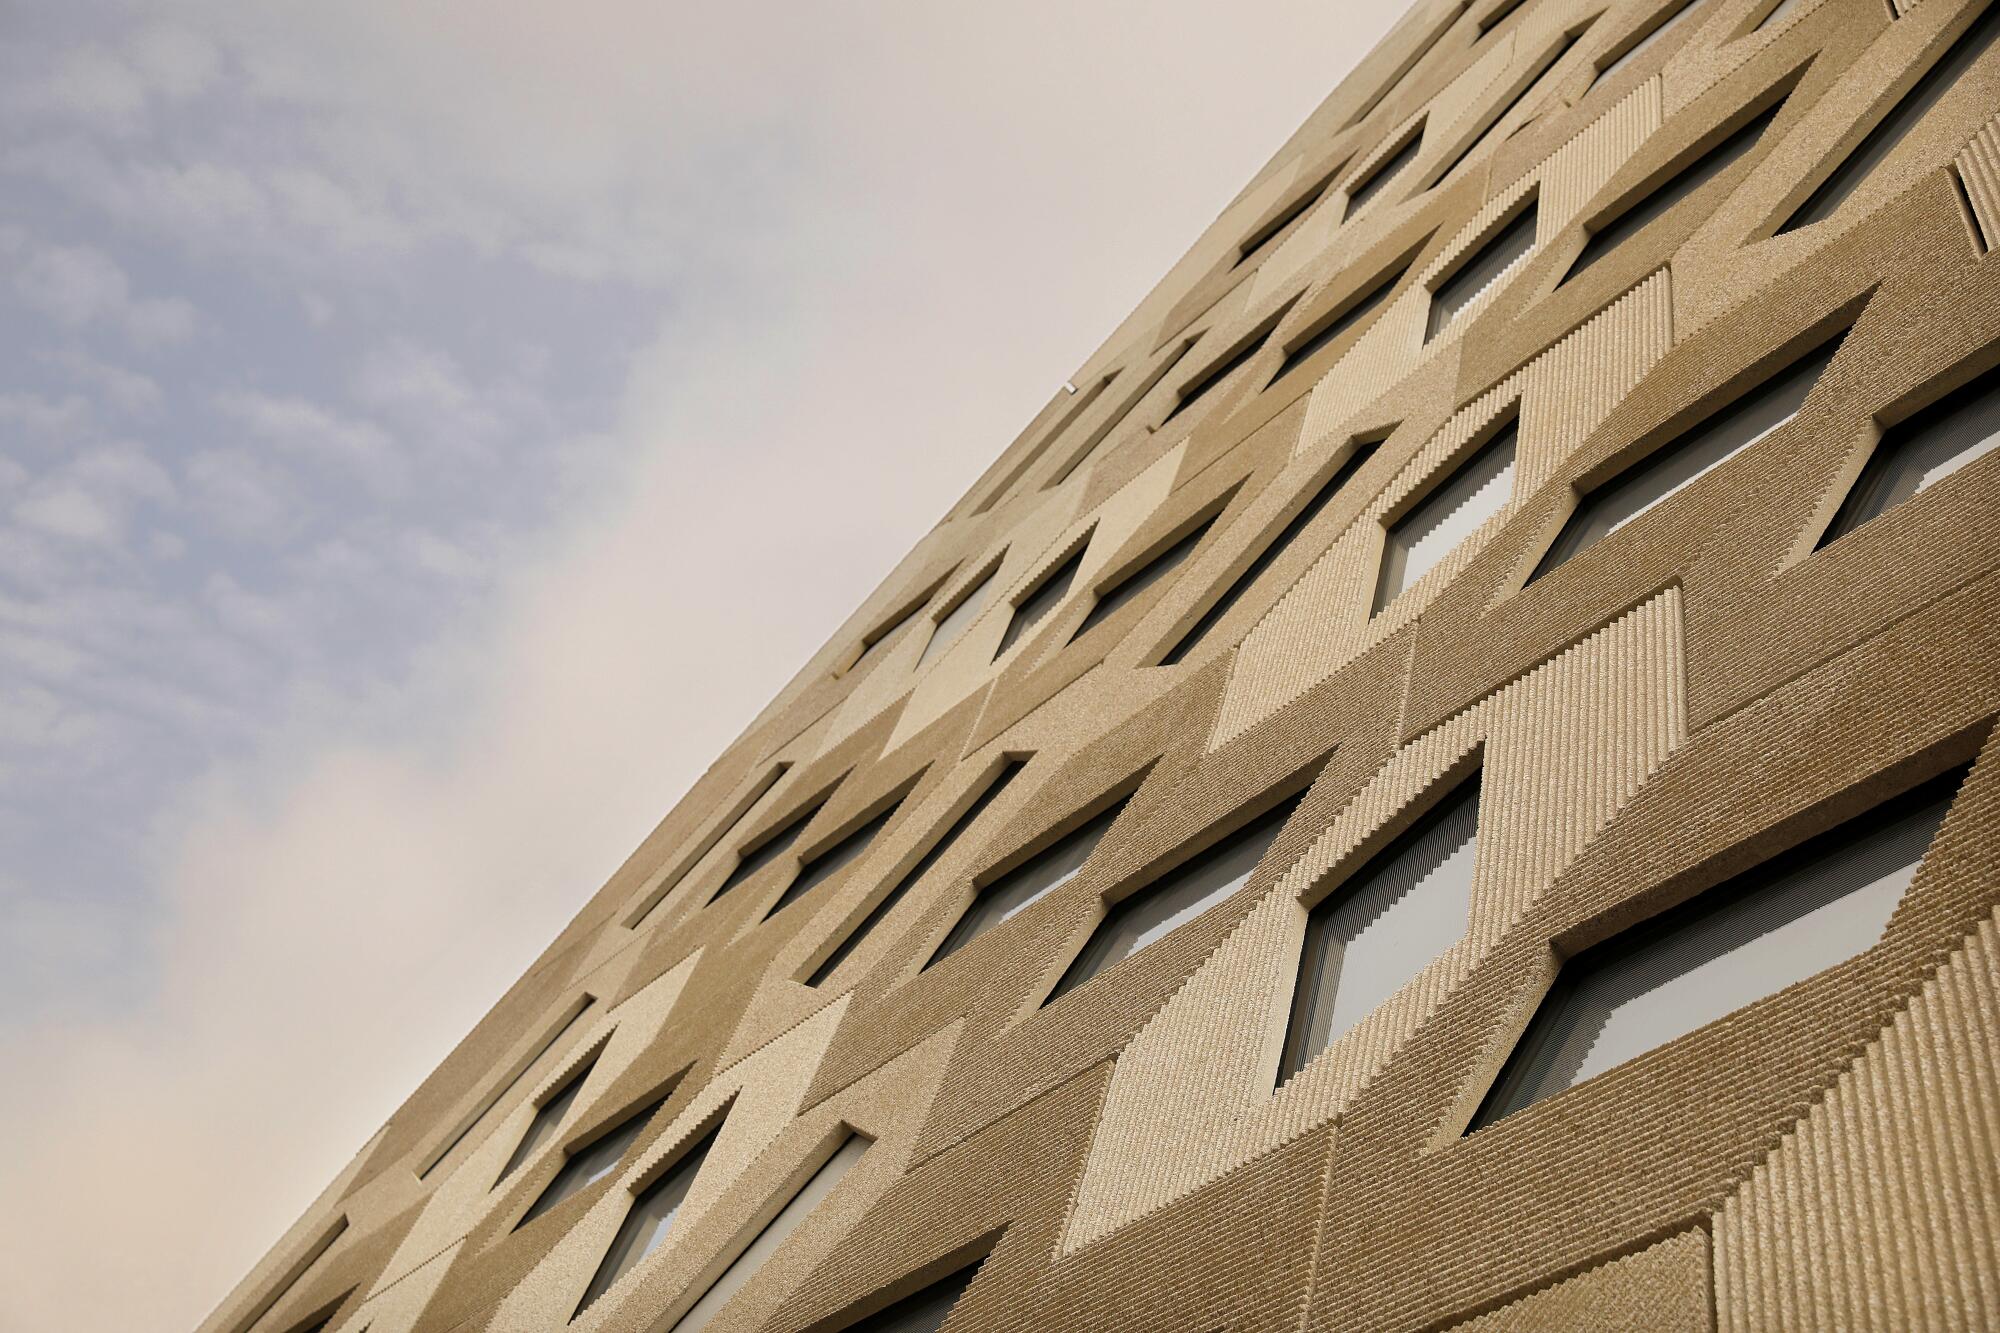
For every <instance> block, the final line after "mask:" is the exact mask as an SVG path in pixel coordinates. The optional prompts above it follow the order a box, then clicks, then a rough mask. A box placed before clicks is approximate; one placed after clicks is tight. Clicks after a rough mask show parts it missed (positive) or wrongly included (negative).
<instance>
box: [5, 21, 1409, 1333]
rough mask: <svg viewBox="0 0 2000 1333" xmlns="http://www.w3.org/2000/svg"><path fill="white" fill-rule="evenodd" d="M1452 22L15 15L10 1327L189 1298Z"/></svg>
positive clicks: (11, 68)
mask: <svg viewBox="0 0 2000 1333" xmlns="http://www.w3.org/2000/svg"><path fill="white" fill-rule="evenodd" d="M1401 8H1402V6H1401V4H1400V3H1399V0H1386V2H1385V3H1373V2H1368V3H1364V2H1363V0H1319V2H1318V3H1303V2H1298V3H1262V4H1257V5H1254V6H1252V5H1243V4H1233V3H1220V2H1218V3H1213V4H1201V5H1196V4H1187V3H1184V4H1177V5H1173V6H1160V5H1156V4H1145V3H1140V2H1139V0H1130V2H1127V3H1087V4H1078V3H1075V0H1070V2H1069V3H1062V4H1035V3H1015V4H1008V5H979V6H971V5H957V4H942V5H941V4H936V3H918V2H915V0H912V3H907V4H890V3H862V2H860V0H856V2H855V3H842V4H803V3H801V4H795V5H791V6H786V7H782V8H779V7H762V8H760V7H752V6H729V5H714V4H702V5H694V4H684V3H675V2H672V0H668V2H665V3H663V2H662V0H584V2H583V3H572V4H555V3H549V2H548V0H544V2H543V3H541V4H538V5H531V4H526V3H510V2H508V0H482V3H478V4H474V3H469V2H468V3H454V2H449V0H433V2H427V3H411V2H410V0H394V2H390V3H368V2H366V0H353V2H351V3H340V4H323V5H311V6H307V5H297V6H294V5H283V6H279V5H271V4H268V3H261V4H253V3H250V2H249V0H194V2H192V3H185V4H179V5H175V6H171V7H168V6H158V5H148V6H139V5H133V6H130V7H124V6H119V5H115V4H104V3H81V2H74V3H67V4H60V5H57V4H33V5H27V4H22V3H19V0H14V3H7V4H5V5H4V9H0V14H4V24H0V33H3V34H4V39H0V40H4V45H0V350H4V356H0V1061H4V1063H0V1070H4V1071H5V1073H4V1074H0V1135H4V1141H5V1142H6V1143H7V1145H8V1148H7V1151H6V1152H4V1153H0V1327H3V1328H7V1329H22V1330H28V1329H33V1330H62V1329H77V1330H105V1329H119V1330H148V1329H162V1330H172V1329H185V1328H188V1327H191V1326H192V1325H193V1324H194V1323H196V1322H198V1321H199V1320H200V1319H201V1318H202V1317H203V1316H204V1315H205V1314H206V1313H207V1312H208V1310H209V1309H210V1308H211V1307H212V1306H213V1305H214V1304H215V1302H216V1301H217V1300H219V1299H220V1298H221V1296H222V1295H223V1294H224V1293H225V1292H226V1291H227V1290H228V1288H229V1287H230V1286H231V1285H232V1284H233V1283H234V1282H235V1281H236V1280H237V1279H238V1278H239V1277H240V1276H241V1275H242V1273H243V1272H244V1271H246V1270H247V1268H248V1267H249V1265H250V1264H251V1263H252V1262H253V1261H254V1260H255V1259H256V1257H257V1256H258V1255H259V1254H261V1253H262V1251H263V1250H264V1249H265V1248H266V1247H267V1246H268V1245H269V1244H270V1243H271V1242H272V1241H273V1240H275V1239H276V1238H277V1236H278V1235H279V1234H280V1232H281V1231H282V1230H283V1229H284V1227H286V1226H287V1225H289V1224H290V1222H291V1221H292V1220H293V1219H294V1218H295V1217H296V1216H297V1215H298V1213H299V1212H300V1210H301V1209H302V1208H303V1207H304V1206H305V1204H306V1203H307V1202H308V1201H309V1200H310V1199H311V1198H312V1197H313V1196H314V1194H316V1193H317V1192H318V1190H319V1188H320V1187H321V1185H323V1184H324V1182H325V1181H326V1180H327V1179H328V1178H330V1177H331V1176H332V1174H333V1173H334V1172H335V1171H337V1170H338V1169H339V1168H340V1167H341V1166H342V1165H344V1164H345V1162H346V1161H347V1160H348V1158H349V1157H350V1156H351V1155H352V1153H353V1152H354V1151H355V1149H356V1148H358V1147H359V1146H360V1144H361V1143H362V1142H363V1140H365V1139H366V1138H367V1137H368V1135H369V1134H370V1133H372V1132H373V1130H374V1129H375V1127H376V1126H377V1125H379V1124H380V1123H381V1121H382V1120H383V1119H384V1118H385V1117H386V1116H387V1115H388V1114H389V1113H390V1112H391V1111H392V1110H393V1109H394V1107H395V1106H396V1104H397V1102H398V1101H399V1100H400V1099H401V1098H402V1097H403V1096H404V1095H405V1094H406V1093H407V1092H408V1091H409V1090H410V1088H412V1087H413V1086H414V1085H415V1084H416V1082H417V1080H418V1079H419V1078H421V1077H422V1076H423V1074H424V1073H426V1072H427V1071H428V1070H429V1068H430V1067H431V1066H432V1065H434V1064H435V1063H436V1062H437V1061H438V1060H439V1059H440V1058H441V1057H442V1056H443V1054H444V1053H445V1052H446V1051H447V1050H448V1049H449V1048H450V1046H451V1044H452V1043H453V1042H454V1041H456V1040H457V1039H458V1038H459V1037H460V1036H461V1035H463V1033H464V1032H465V1031H466V1029H467V1028H469V1027H470V1026H471V1024H472V1023H473V1022H474V1021H475V1020H476V1019H477V1018H478V1016H479V1015H480V1014H481V1013H482V1012H483V1011H484V1010H485V1009H486V1008H487V1007H488V1006H489V1005H490V1004H491V1003H492V1002H493V1000H494V999H495V998H497V997H498V995H499V993H500V992H501V990H502V989H503V988H504V987H505V986H506V985H507V984H508V983H509V982H510V981H511V980H512V979H513V978H514V977H516V976H517V975H519V973H520V972H521V971H522V969H523V968H525V967H526V966H527V965H528V963H530V962H531V961H532V960H533V958H534V957H535V955H536V954H537V953H538V952H539V950H540V949H541V947H542V945H543V944H544V943H546V942H547V940H548V939H550V938H551V937H552V936H553V935H554V933H555V932H556V931H557V930H558V929H560V927H561V926H562V925H563V923H564V922H566V921H567V920H568V918H569V917H570V915H571V914H572V913H573V912H574V911H575V910H576V909H577V907H578V906H579V905H580V904H581V903H582V902H583V901H584V899H585V898H586V897H587V896H588V895H589V894H590V893H591V892H592V891H593V890H594V889H595V888H596V887H597V886H598V885H599V884H600V883H602V881H603V879H604V877H605V876H606V875H607V874H608V873H609V872H610V871H611V870H612V869H613V868H614V867H615V866H616V865H617V864H618V863H619V862H620V861H621V860H622V859H623V858H624V856H625V854H626V853H627V852H628V851H629V850H630V849H631V848H632V846H634V845H635V844H636V843H637V842H638V840H639V839H640V838H641V837H642V836H643V835H644V834H645V832H646V831H647V830H648V829H649V828H650V827H651V826H652V825H653V823H654V822H655V821H656V820H657V819H658V818H659V817H660V816H661V815H662V814H663V813H664V812H665V811H666V810H667V809H668V808H669V807H670V806H671V804H672V803H673V801H674V800H675V799H676V798H677V797H678V796H679V795H680V794H681V792H682V791H684V790H685V789H686V787H687V786H688V785H689V783H691V782H692V781H693V780H694V778H695V777H696V776H698V775H699V774H700V773H701V771H702V770H703V769H704V768H705V767H706V766H707V764H708V763H709V762H710V761H711V760H712V759H713V758H714V757H715V755H716V754H717V753H718V752H719V751H720V750H721V749H722V747H723V746H724V745H726V744H727V743H728V742H729V741H730V740H731V739H732V738H733V736H734V735H735V734H736V732H737V731H738V730H740V729H741V727H742V726H743V725H744V724H745V723H746V722H747V721H748V720H749V719H750V717H751V716H752V715H753V714H754V713H755V712H756V711H757V709H758V708H759V707H760V706H761V705H762V704H763V702H764V701H765V700H766V699H767V698H768V697H769V696H770V695H771V694H773V693H774V692H775V691H776V690H777V689H778V688H779V687H780V686H781V685H782V684H783V683H784V682H785V680H787V679H788V678H789V677H790V676H791V674H792V673H793V672H794V671H795V670H796V669H797V668H798V667H799V666H800V664H801V663H802V662H803V661H804V660H805V658H806V657H807V656H808V655H809V654H810V653H811V652H812V651H813V650H814V649H815V648H816V647H818V645H819V644H820V643H821V642H822V640H823V639H824V638H825V637H826V636H827V635H828V634H829V633H830V632H831V631H832V630H833V628H834V627H835V626H837V625H838V624H839V623H840V622H841V620H843V619H844V618H845V616H846V615H847V613H848V612H849V611H850V610H851V609H852V608H853V607H854V606H855V605H856V604H857V603H858V602H859V601H860V600H861V599H862V598H863V597H864V596H865V595H866V594H867V593H868V592H869V591H870V590H871V589H872V588H873V587H874V586H875V584H876V582H877V581H878V580H879V579H880V578H881V577H882V576H883V575H885V574H886V573H887V572H888V570H889V569H890V567H891V566H892V565H893V564H894V563H895V561H896V560H897V558H898V557H900V555H901V554H902V553H903V552H904V551H905V550H906V549H908V548H909V547H910V546H911V545H912V544H914V542H915V541H916V539H917V538H918V537H919V536H921V535H922V534H923V533H924V532H925V531H926V530H927V529H928V528H929V527H930V526H931V525H932V524H933V523H934V522H936V520H937V519H938V518H939V517H940V516H941V515H942V514H943V512H944V510H945V509H946V507H947V506H948V505H949V504H950V503H951V502H952V500H953V499H955V498H956V497H957V496H958V495H959V494H960V493H961V492H962V491H963V490H964V489H965V488H966V486H967V485H969V484H970V482H971V481H972V480H973V479H974V478H975V477H976V476H977V475H978V473H979V472H980V470H981V469H982V468H983V467H984V466H985V464H986V463H987V462H988V461H990V459H991V458H992V457H993V456H994V455H995V454H996V453H997V452H998V451H999V450H1000V449H1001V448H1002V447H1004V446H1005V445H1006V444H1007V442H1008V441H1009V440H1010V439H1012V438H1013V436H1014V434H1015V432H1016V431H1017V430H1018V429H1019V428H1020V427H1021V425H1023V424H1024V423H1025V422H1026V420H1027V419H1028V417H1029V416H1030V415H1032V414H1033V413H1034V412H1035V411H1036V410H1037V409H1038V408H1039V407H1040V406H1041V404H1042V403H1043V402H1044V401H1046V399H1047V398H1048V396H1049V395H1050V393H1051V392H1053V391H1054V390H1055V388H1056V387H1057V386H1058V385H1060V384H1061V383H1062V381H1063V380H1064V379H1065V378H1066V377H1067V376H1068V374H1069V373H1070V372H1071V371H1072V370H1073V369H1074V368H1075V367H1076V366H1077V365H1078V364H1079V363H1080V362H1081V361H1082V360H1083V359H1084V358H1085V357H1086V356H1087V355H1088V354H1089V353H1090V352H1091V351H1092V350H1093V349H1094V348H1095V347H1096V346H1097V344H1098V343H1099V341H1100V340H1101V339H1102V338H1103V337H1104V336H1105V335H1106V334H1108V333H1109V332H1110V330H1111V329H1112V328H1113V327H1115V325H1116V324H1117V323H1118V321H1119V320H1120V319H1121V318H1122V317H1123V316H1124V314H1125V313H1126V312H1127V311H1128V310H1129V309H1130V308H1131V307H1132V306H1133V305H1134V304H1136V303H1137V301H1138V300H1139V298H1140V297H1141V296H1142V295H1144V293H1145V292H1146V290H1147V289H1148V288H1149V287H1150V286H1151V284H1152V282H1153V281H1154V280H1155V279H1156V278H1157V277H1158V276H1159V275H1160V274H1161V273H1163V272H1164V271H1165V270H1166V268H1167V267H1168V266H1169V265H1170V264H1171V263H1172V262H1173V261H1174V260H1176V259H1177V258H1178V257H1179V256H1180V254H1181V253H1182V251H1183V250H1184V249H1185V248H1186V247H1187V245H1188V244H1189V243H1190V242H1191V241H1192V240H1193V239H1194V238H1195V236H1196V235H1197V234H1198V233H1199V232H1200V230H1201V229H1202V228H1203V227H1204V226H1205V225H1206V224H1207V223H1208V222H1209V221H1210V220H1211V219H1212V218H1213V217H1214V216H1215V214H1216V213H1217V212H1218V211H1219V210H1220V209H1221V208H1222V206H1223V205H1224V204H1225V203H1227V202H1228V200H1229V199H1230V198H1231V196H1232V195H1234V194H1235V192H1236V191H1237V190H1238V189H1239V188H1240V187H1241V186H1242V185H1243V184H1244V183H1245V182H1246V181H1247V180H1248V179H1249V177H1250V175H1251V174H1252V173H1253V172H1254V171H1255V170H1256V168H1257V167H1258V166H1260V165H1261V164H1262V162H1263V161H1264V160H1265V158H1267V157H1268V156H1269V154H1270V153H1271V152H1272V151H1273V150H1275V149H1276V147H1277V146H1278V145H1279V144H1280V143H1281V142H1282V141H1283V140H1284V138H1285V136H1286V135H1287V134H1288V133H1289V132H1290V131H1291V130H1292V129H1293V128H1294V127H1295V126H1296V125H1297V124H1298V122H1300V121H1301V120H1303V119H1304V117H1305V116H1306V114H1307V113H1308V112H1309V111H1310V110H1311V109H1312V107H1313V106H1314V105H1316V104H1317V103H1318V102H1319V100H1320V99H1321V98H1322V97H1323V96H1324V95H1325V94H1326V93H1327V92H1328V91H1330V90H1331V88H1332V87H1333V85H1334V84H1335V83H1336V82H1337V81H1338V79H1339V78H1340V77H1341V76H1342V75H1343V74H1344V73H1345V72H1346V71H1347V70H1348V68H1349V67H1350V66H1351V65H1352V64H1353V62H1354V61H1355V60H1356V59H1357V58H1358V57H1359V56H1360V55H1361V54H1362V53H1363V52H1365V51H1366V50H1367V48H1368V47H1369V46H1370V45H1372V44H1373V42H1374V41H1375V40H1376V39H1377V38H1378V37H1379V35H1380V34H1381V32H1382V31H1384V30H1385V29H1386V28H1387V26H1388V24H1389V23H1390V21H1392V20H1393V18H1394V17H1396V15H1397V14H1398V13H1399V12H1400V10H1401Z"/></svg>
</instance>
